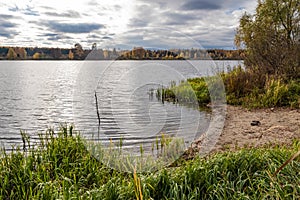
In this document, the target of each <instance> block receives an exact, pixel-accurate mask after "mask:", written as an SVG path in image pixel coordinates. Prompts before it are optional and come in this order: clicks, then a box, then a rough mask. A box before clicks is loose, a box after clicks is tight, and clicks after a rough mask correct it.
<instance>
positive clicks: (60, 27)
mask: <svg viewBox="0 0 300 200" xmlns="http://www.w3.org/2000/svg"><path fill="white" fill-rule="evenodd" d="M45 25H46V26H48V27H49V28H50V29H52V30H54V31H57V32H63V33H90V32H92V31H95V30H98V29H101V28H104V25H102V24H96V23H94V24H92V23H76V24H75V23H59V22H56V21H50V22H48V23H46V24H45Z"/></svg>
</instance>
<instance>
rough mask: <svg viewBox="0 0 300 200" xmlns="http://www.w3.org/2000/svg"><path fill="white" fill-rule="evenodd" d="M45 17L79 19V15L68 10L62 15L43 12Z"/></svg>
mask: <svg viewBox="0 0 300 200" xmlns="http://www.w3.org/2000/svg"><path fill="white" fill-rule="evenodd" d="M44 14H45V15H48V16H52V17H68V18H79V17H81V15H80V13H79V12H77V11H74V10H68V11H66V12H64V13H57V12H45V13H44Z"/></svg>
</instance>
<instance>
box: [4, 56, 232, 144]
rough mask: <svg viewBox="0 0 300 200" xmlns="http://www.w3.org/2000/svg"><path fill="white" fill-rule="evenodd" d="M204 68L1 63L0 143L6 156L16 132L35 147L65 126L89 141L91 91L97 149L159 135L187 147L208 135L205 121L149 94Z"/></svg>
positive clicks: (197, 63) (107, 63) (186, 65)
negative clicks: (22, 132) (105, 144)
mask: <svg viewBox="0 0 300 200" xmlns="http://www.w3.org/2000/svg"><path fill="white" fill-rule="evenodd" d="M190 63H192V65H191V64H190ZM236 64H237V62H232V61H231V62H229V61H228V63H227V64H226V63H225V64H224V63H219V67H220V68H224V69H226V67H227V65H231V66H232V65H236ZM210 66H212V63H211V62H210V61H192V62H186V61H157V62H154V61H153V62H152V61H116V62H111V61H97V62H94V61H86V62H75V61H74V62H73V61H38V62H37V61H35V62H33V61H17V62H11V61H1V64H0V82H1V85H0V142H1V143H3V145H4V146H5V147H6V148H8V147H10V146H11V145H13V144H18V143H20V142H21V137H20V134H19V132H20V130H25V131H27V133H29V134H30V136H31V138H32V140H35V139H37V138H38V136H37V133H38V132H44V131H45V130H46V129H47V128H48V127H49V126H51V127H58V126H59V124H60V123H65V122H67V123H75V128H77V129H78V130H81V131H82V134H83V135H84V136H85V137H87V138H92V137H93V135H95V134H96V133H97V128H98V127H97V125H98V119H97V114H96V110H95V98H94V92H95V91H97V94H98V103H99V110H100V116H101V129H100V138H98V139H99V140H100V141H106V140H107V138H120V137H121V136H122V137H124V136H126V138H127V140H126V141H124V145H125V146H126V145H128V146H130V145H133V144H136V143H139V142H146V141H148V140H152V139H153V138H155V137H156V135H157V134H158V133H160V132H164V133H170V134H171V133H172V134H177V135H178V136H181V137H185V138H188V137H190V140H193V139H194V137H195V133H198V132H203V131H205V129H206V128H207V123H208V122H209V116H208V114H207V113H205V112H198V111H197V110H195V109H191V108H187V107H183V106H178V105H173V104H172V103H166V104H162V103H161V102H159V101H157V100H156V99H151V98H150V99H149V95H148V94H147V93H148V91H149V89H150V88H156V87H158V86H161V85H168V84H169V82H170V81H171V80H177V81H179V80H182V79H185V78H187V77H193V76H200V75H207V74H209V73H210V72H209V71H210V70H209V69H210ZM189 134H190V135H189ZM94 138H95V137H94Z"/></svg>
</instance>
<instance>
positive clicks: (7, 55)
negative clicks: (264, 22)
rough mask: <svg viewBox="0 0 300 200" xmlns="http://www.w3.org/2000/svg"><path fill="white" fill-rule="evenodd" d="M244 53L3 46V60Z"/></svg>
mask: <svg viewBox="0 0 300 200" xmlns="http://www.w3.org/2000/svg"><path fill="white" fill-rule="evenodd" d="M243 57H244V51H243V50H223V49H209V50H204V49H193V48H192V49H168V50H148V49H144V48H143V47H134V48H133V49H132V50H116V48H113V49H110V50H107V49H98V48H97V46H96V45H95V44H93V46H92V48H91V49H83V48H82V46H81V45H80V44H78V43H77V44H75V45H74V47H73V48H39V47H0V60H185V59H187V60H207V59H214V60H242V59H243Z"/></svg>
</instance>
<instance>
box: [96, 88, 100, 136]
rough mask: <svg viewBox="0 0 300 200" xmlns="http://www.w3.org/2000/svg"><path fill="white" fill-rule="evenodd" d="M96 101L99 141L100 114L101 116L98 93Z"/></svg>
mask: <svg viewBox="0 0 300 200" xmlns="http://www.w3.org/2000/svg"><path fill="white" fill-rule="evenodd" d="M95 100H96V111H97V118H98V139H99V134H100V124H101V120H100V114H99V108H98V98H97V92H96V91H95Z"/></svg>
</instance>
